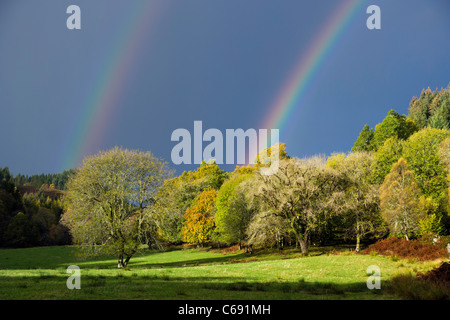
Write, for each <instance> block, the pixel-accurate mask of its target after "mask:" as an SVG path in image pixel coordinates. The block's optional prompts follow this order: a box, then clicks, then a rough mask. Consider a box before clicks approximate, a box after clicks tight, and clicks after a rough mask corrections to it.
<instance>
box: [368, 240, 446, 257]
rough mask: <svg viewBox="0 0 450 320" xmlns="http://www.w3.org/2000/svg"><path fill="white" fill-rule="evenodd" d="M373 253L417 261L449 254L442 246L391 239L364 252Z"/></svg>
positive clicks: (371, 246)
mask: <svg viewBox="0 0 450 320" xmlns="http://www.w3.org/2000/svg"><path fill="white" fill-rule="evenodd" d="M372 251H375V252H377V253H378V254H381V255H386V256H394V257H395V256H396V257H398V258H407V259H417V260H420V261H427V260H435V259H439V258H443V257H446V255H447V252H446V250H445V249H444V248H442V246H438V245H433V244H430V243H426V242H422V241H420V240H409V241H408V240H406V239H400V238H397V237H390V238H387V239H384V240H380V241H377V242H376V243H374V244H372V245H370V246H369V247H368V248H367V249H365V250H364V251H363V253H364V254H370V253H371V252H372Z"/></svg>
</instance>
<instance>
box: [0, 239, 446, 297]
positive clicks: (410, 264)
mask: <svg viewBox="0 0 450 320" xmlns="http://www.w3.org/2000/svg"><path fill="white" fill-rule="evenodd" d="M76 252H77V249H76V248H75V247H70V246H68V247H40V248H27V249H2V250H0V299H2V300H5V299H170V300H180V299H191V300H197V299H219V300H222V299H233V300H239V299H252V300H260V299H261V300H262V299H265V300H266V299H268V300H277V299H283V300H288V299H296V300H298V299H398V298H399V296H397V295H395V294H394V293H392V290H389V286H390V282H391V280H392V279H394V278H395V277H396V275H399V274H412V275H413V274H415V273H417V272H420V271H422V272H423V271H427V270H430V269H431V268H433V267H434V266H436V265H438V264H439V261H434V262H426V263H423V262H417V261H406V260H398V259H392V258H389V257H384V256H378V255H362V254H353V253H349V252H348V250H346V251H343V252H342V253H337V254H336V253H333V254H330V253H326V251H321V250H320V249H316V250H315V251H313V252H312V254H311V255H310V256H307V257H302V256H301V255H300V254H299V252H298V251H297V250H295V249H288V250H285V251H279V250H273V251H256V252H255V253H254V254H253V255H249V254H245V253H242V252H234V253H222V252H220V251H218V250H208V249H182V248H177V249H173V250H170V251H165V252H157V251H150V250H148V251H145V252H143V253H141V254H139V255H137V256H135V257H133V258H132V259H131V261H130V264H129V265H128V267H127V268H125V269H123V270H119V269H117V264H116V259H115V258H112V257H111V258H110V257H102V258H96V259H89V260H83V259H80V258H77V255H76ZM70 265H77V266H79V267H80V269H81V289H80V290H76V289H74V290H69V289H68V288H67V286H66V281H67V279H68V277H69V276H70V274H68V273H67V272H66V269H67V267H68V266H70ZM371 265H377V266H378V267H379V268H380V270H381V289H380V290H377V289H374V290H369V289H368V288H367V286H366V281H367V279H368V277H369V275H367V274H366V270H367V268H368V267H369V266H371Z"/></svg>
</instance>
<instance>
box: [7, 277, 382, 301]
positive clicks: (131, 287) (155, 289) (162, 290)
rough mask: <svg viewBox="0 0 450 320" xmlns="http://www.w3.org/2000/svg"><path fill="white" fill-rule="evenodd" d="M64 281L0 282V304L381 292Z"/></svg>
mask: <svg viewBox="0 0 450 320" xmlns="http://www.w3.org/2000/svg"><path fill="white" fill-rule="evenodd" d="M66 280H67V277H65V276H62V275H55V276H49V275H45V276H36V277H28V278H22V277H0V282H1V283H2V287H1V288H0V299H5V300H9V299H25V300H28V299H38V300H41V299H52V300H57V299H154V300H158V299H171V300H178V299H196V300H208V299H216V300H222V299H230V298H231V299H238V300H242V299H244V300H248V299H253V300H266V299H274V300H276V299H302V298H307V299H319V298H320V299H323V298H324V297H325V298H327V297H328V298H336V297H337V298H338V299H348V298H351V299H355V297H356V299H358V298H357V297H358V296H364V297H366V298H367V295H372V294H373V293H375V294H377V293H381V291H378V292H373V291H372V292H370V290H368V289H367V287H366V285H365V283H344V284H335V283H326V282H305V281H296V282H284V281H282V282H277V281H269V282H258V281H248V280H246V279H245V277H189V278H185V277H177V276H168V275H158V276H155V275H149V276H141V275H140V276H137V275H136V276H133V275H131V276H123V275H120V274H119V275H115V276H114V275H108V276H83V277H82V278H81V289H80V290H69V289H67V287H66ZM375 291H377V290H375ZM319 296H320V297H319Z"/></svg>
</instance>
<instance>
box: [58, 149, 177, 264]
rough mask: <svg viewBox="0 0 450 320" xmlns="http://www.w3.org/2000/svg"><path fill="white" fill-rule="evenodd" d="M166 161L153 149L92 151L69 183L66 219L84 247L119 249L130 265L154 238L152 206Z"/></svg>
mask: <svg viewBox="0 0 450 320" xmlns="http://www.w3.org/2000/svg"><path fill="white" fill-rule="evenodd" d="M169 176H170V172H169V171H168V169H167V167H166V164H165V163H164V162H162V161H161V160H160V159H158V158H156V157H155V156H153V155H152V154H151V153H150V152H141V151H136V150H126V149H122V148H118V147H116V148H114V149H112V150H109V151H104V152H100V153H99V154H97V155H95V156H93V157H88V158H86V159H85V160H84V162H83V166H82V168H81V169H80V170H78V171H77V172H76V174H75V175H74V176H73V177H72V178H71V179H70V181H69V183H68V192H67V197H66V198H65V200H66V203H67V208H68V210H67V212H66V213H65V214H64V217H63V221H64V222H65V225H67V226H68V227H69V228H70V231H71V234H72V236H73V240H74V242H75V243H76V244H78V245H80V246H82V247H83V248H84V249H86V251H85V253H93V254H96V253H100V252H107V253H114V254H116V255H117V257H118V267H119V268H122V267H125V266H126V265H127V264H128V262H129V260H130V259H131V257H132V256H133V255H134V254H135V253H136V252H137V251H138V249H139V248H140V246H141V245H143V244H149V243H152V242H155V241H156V240H157V239H156V225H155V220H154V218H153V217H152V216H151V215H150V214H148V212H147V211H145V210H144V209H145V208H146V207H148V206H152V205H153V203H154V197H155V194H156V192H157V190H158V188H159V187H160V186H161V185H162V183H163V181H164V180H165V179H166V178H168V177H169Z"/></svg>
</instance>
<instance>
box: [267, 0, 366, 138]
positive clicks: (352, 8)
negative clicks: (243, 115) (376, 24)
mask: <svg viewBox="0 0 450 320" xmlns="http://www.w3.org/2000/svg"><path fill="white" fill-rule="evenodd" d="M363 3H364V0H345V1H344V2H343V4H342V5H339V7H338V10H337V11H336V12H335V13H334V14H333V16H332V17H331V18H330V19H329V21H328V22H327V23H326V24H325V25H324V26H323V27H322V29H321V30H320V31H319V33H318V34H317V36H316V37H315V38H314V41H313V42H312V43H311V45H310V46H309V48H308V51H307V52H306V53H305V54H302V55H301V58H300V60H299V61H298V62H297V64H296V66H295V68H294V71H293V72H292V73H291V75H290V77H289V78H288V80H287V81H286V83H285V85H284V86H283V88H282V90H281V91H280V92H279V94H278V96H277V98H276V100H275V102H274V103H273V104H272V105H271V107H270V111H269V113H268V115H267V116H266V118H265V119H264V120H263V125H262V128H266V129H280V136H281V134H282V130H283V129H285V128H286V127H287V125H288V124H289V122H290V121H291V120H292V119H294V117H293V116H294V111H296V110H297V109H298V108H302V105H301V102H302V101H301V100H302V99H303V98H304V97H305V95H306V93H307V91H308V88H309V86H310V84H311V83H312V80H313V78H314V76H315V75H316V74H317V73H318V71H319V69H320V66H321V65H322V64H323V62H324V61H325V59H326V58H327V57H328V56H329V54H330V52H331V51H332V49H333V47H334V45H335V44H336V42H338V40H339V38H340V35H342V34H343V32H344V30H345V29H346V27H347V26H348V25H349V24H350V22H351V21H352V19H353V17H354V15H355V13H356V12H358V9H359V8H361V6H362V4H363Z"/></svg>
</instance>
